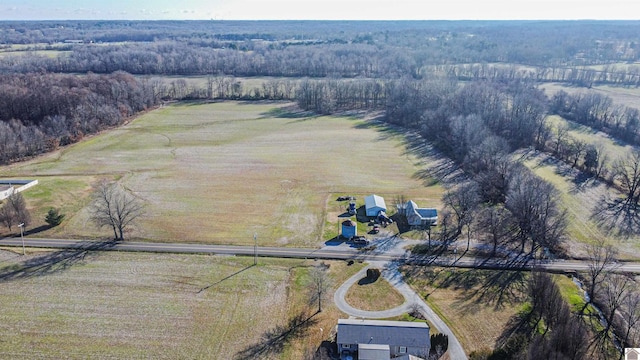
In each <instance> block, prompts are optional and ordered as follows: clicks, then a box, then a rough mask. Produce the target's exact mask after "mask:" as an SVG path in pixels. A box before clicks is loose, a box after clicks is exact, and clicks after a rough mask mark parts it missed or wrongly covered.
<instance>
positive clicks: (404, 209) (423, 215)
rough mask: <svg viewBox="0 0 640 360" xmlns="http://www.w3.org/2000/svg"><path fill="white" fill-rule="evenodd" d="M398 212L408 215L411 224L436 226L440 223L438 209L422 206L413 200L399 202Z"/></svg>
mask: <svg viewBox="0 0 640 360" xmlns="http://www.w3.org/2000/svg"><path fill="white" fill-rule="evenodd" d="M398 212H399V213H401V214H404V216H406V217H407V222H408V223H409V225H410V226H435V225H436V224H437V223H438V210H436V209H434V208H420V207H418V205H417V204H416V203H415V202H413V201H412V200H409V201H407V202H406V203H404V204H399V205H398Z"/></svg>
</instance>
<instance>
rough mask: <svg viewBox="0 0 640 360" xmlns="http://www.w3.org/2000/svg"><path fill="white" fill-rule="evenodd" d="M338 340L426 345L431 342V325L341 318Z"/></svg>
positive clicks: (354, 342) (358, 342)
mask: <svg viewBox="0 0 640 360" xmlns="http://www.w3.org/2000/svg"><path fill="white" fill-rule="evenodd" d="M337 342H338V343H339V344H387V345H391V346H394V345H397V346H407V347H409V346H411V347H425V346H427V345H428V344H429V325H427V324H426V323H423V322H409V321H385V320H359V319H339V320H338V338H337Z"/></svg>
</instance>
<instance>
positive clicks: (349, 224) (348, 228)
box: [342, 219, 358, 239]
mask: <svg viewBox="0 0 640 360" xmlns="http://www.w3.org/2000/svg"><path fill="white" fill-rule="evenodd" d="M356 235H358V227H357V224H356V222H355V221H352V220H351V219H347V220H345V221H343V222H342V237H344V238H347V239H351V238H352V237H354V236H356Z"/></svg>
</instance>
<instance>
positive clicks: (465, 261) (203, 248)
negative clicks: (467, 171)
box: [0, 238, 640, 274]
mask: <svg viewBox="0 0 640 360" xmlns="http://www.w3.org/2000/svg"><path fill="white" fill-rule="evenodd" d="M24 243H25V246H27V247H40V248H58V249H69V248H76V249H86V250H120V251H148V252H170V253H191V254H195V253H205V254H227V255H253V254H254V248H253V246H231V245H202V244H183V243H179V244H177V243H151V242H134V241H131V242H130V241H126V242H118V243H111V242H96V241H79V240H61V239H37V238H25V239H24ZM0 246H18V247H20V246H22V241H21V239H20V238H4V239H1V240H0ZM257 250H258V256H261V257H269V256H270V257H288V258H302V259H304V258H307V259H337V260H348V259H356V260H358V259H361V260H366V261H391V260H398V259H401V260H403V261H405V262H408V263H415V264H431V265H438V266H453V267H462V268H484V269H525V270H530V269H532V268H534V267H539V268H541V269H545V270H548V271H558V272H572V271H584V270H587V269H588V267H589V263H588V262H587V261H577V260H567V261H564V260H556V261H549V262H538V261H531V260H528V259H526V258H515V259H490V260H486V259H480V258H474V257H469V256H464V257H460V256H455V257H454V256H452V255H451V254H450V255H446V256H440V257H438V258H435V257H424V256H416V255H411V256H406V255H405V254H399V253H388V252H386V251H384V249H382V251H380V250H378V251H375V252H367V251H360V250H358V249H355V248H351V247H348V246H325V247H323V248H322V249H297V248H279V247H263V246H259V247H258V249H257ZM612 270H613V271H618V272H629V273H636V274H640V263H638V262H624V263H619V264H617V265H616V266H615V267H614V268H613V269H612Z"/></svg>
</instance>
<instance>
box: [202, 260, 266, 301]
mask: <svg viewBox="0 0 640 360" xmlns="http://www.w3.org/2000/svg"><path fill="white" fill-rule="evenodd" d="M254 266H255V265H249V266H247V267H245V268H244V269H241V270H238V271H236V272H234V273H233V274H231V275H228V276H226V277H224V278H222V279H220V280H218V281H216V282H214V283H213V284H210V285H207V286H205V287H203V288H201V289H200V290H198V292H197V293H198V294H199V293H201V292H203V291H205V290H208V289H209V288H211V287H214V286H216V285H218V284H220V283H222V282H224V281H225V280H229V279H231V278H232V277H234V276H236V275H238V274H240V273H242V272H244V271H247V270H249V269H251V268H252V267H254Z"/></svg>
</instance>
